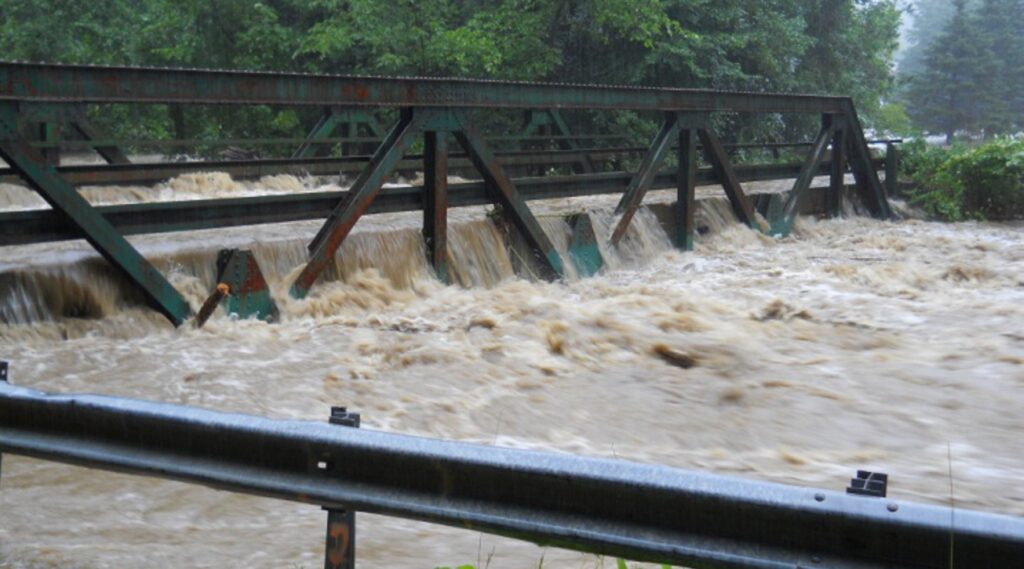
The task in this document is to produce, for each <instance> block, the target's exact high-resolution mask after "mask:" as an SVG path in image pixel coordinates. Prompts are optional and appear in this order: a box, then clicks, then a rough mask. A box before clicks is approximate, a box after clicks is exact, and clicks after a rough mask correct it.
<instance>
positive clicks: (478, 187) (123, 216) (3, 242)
mask: <svg viewBox="0 0 1024 569" xmlns="http://www.w3.org/2000/svg"><path fill="white" fill-rule="evenodd" d="M875 163H876V166H878V167H881V160H876V161H875ZM800 167H801V166H800V165H799V164H782V165H773V166H746V167H744V166H741V167H737V168H736V175H737V177H738V178H739V180H740V181H757V180H783V179H792V178H794V177H796V176H797V175H799V172H800ZM830 167H831V165H830V164H826V165H824V166H822V168H821V169H820V170H819V171H818V175H819V176H827V175H828V174H829V168H830ZM632 177H633V176H632V174H630V173H628V172H605V173H602V174H592V175H587V176H546V177H542V178H517V179H516V180H515V185H516V188H517V189H518V190H519V192H520V194H522V197H523V199H525V200H527V201H534V200H543V199H556V198H571V197H581V196H596V195H606V194H621V193H622V192H623V191H625V189H626V188H627V187H628V186H629V182H630V180H631V179H632ZM697 182H698V183H700V184H717V183H719V181H718V179H717V178H716V177H715V175H714V172H712V171H711V170H710V169H709V168H701V169H699V170H698V171H697ZM677 187H678V183H677V176H676V174H672V173H665V172H663V173H659V174H658V176H657V177H656V178H655V180H654V182H653V183H652V186H651V189H652V190H663V189H672V188H677ZM345 195H346V192H310V193H301V194H294V193H289V194H281V195H268V196H254V197H246V198H220V199H211V200H185V201H177V202H153V203H140V204H127V205H110V206H96V207H95V208H94V209H95V210H96V211H97V212H99V213H100V214H101V215H102V216H103V217H104V219H106V220H107V221H108V222H109V223H110V224H112V225H113V226H114V227H115V228H116V229H117V230H118V231H119V232H120V233H121V234H123V235H140V234H147V233H168V232H177V231H193V230H200V229H213V228H217V227H238V226H243V225H257V224H266V223H284V222H289V221H302V220H310V219H324V218H326V217H327V216H328V215H330V213H331V211H332V210H333V209H334V207H335V206H336V205H337V204H338V203H339V201H341V200H343V199H345ZM492 201H493V200H492V198H491V194H490V193H489V192H488V190H487V189H486V188H485V184H484V183H482V182H463V183H458V184H450V187H449V207H466V206H479V205H486V204H489V203H492ZM423 203H424V200H423V191H422V188H420V187H415V186H406V187H396V188H387V189H384V190H382V191H381V193H380V195H378V196H377V198H376V199H375V200H374V202H373V204H372V205H371V206H370V209H369V210H367V213H371V214H372V213H395V212H402V211H419V210H421V209H422V208H423ZM81 238H82V233H81V231H80V230H78V229H77V228H76V227H75V226H74V225H73V224H71V223H70V222H69V221H68V220H67V219H66V218H65V217H64V216H62V215H60V214H59V213H57V212H54V211H53V210H49V209H44V210H23V211H9V212H0V246H10V245H24V244H28V243H45V242H51V241H66V240H70V239H81Z"/></svg>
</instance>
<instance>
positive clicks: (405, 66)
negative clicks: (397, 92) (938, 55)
mask: <svg viewBox="0 0 1024 569" xmlns="http://www.w3.org/2000/svg"><path fill="white" fill-rule="evenodd" d="M897 4H898V3H897V0H764V1H758V2H751V1H749V0H713V1H712V0H391V1H388V2H380V1H377V0H262V1H256V2H253V1H252V0H244V1H243V0H91V1H88V2H86V1H82V0H0V13H2V14H4V17H3V19H2V20H0V53H2V54H3V56H2V57H4V58H6V59H21V60H32V61H47V62H68V63H105V64H130V65H161V66H189V67H203V68H233V69H255V70H284V71H305V72H328V73H346V74H362V73H370V74H386V75H445V76H456V77H482V78H502V79H520V80H549V81H564V82H585V83H605V84H607V83H617V84H629V85H665V86H675V87H700V88H716V89H739V90H751V91H780V92H807V93H830V94H843V95H851V96H853V97H854V98H855V100H856V102H857V104H858V106H859V108H860V109H861V112H862V114H863V115H864V116H865V118H866V120H867V121H868V122H869V123H870V122H871V120H872V119H873V118H874V117H876V116H884V113H880V112H879V110H880V106H881V104H882V101H883V100H884V98H885V97H886V95H887V94H888V93H889V92H890V91H891V89H892V88H893V80H894V77H893V69H892V56H893V52H894V50H895V48H896V47H897V41H898V34H899V23H900V10H899V8H898V5H897ZM147 112H149V113H150V116H148V120H146V121H143V122H144V124H145V125H146V126H145V128H146V129H147V130H148V131H149V132H148V134H157V135H161V134H164V135H169V134H179V135H180V134H183V133H180V132H179V133H173V132H171V131H173V121H172V120H171V119H170V118H169V117H168V115H169V114H171V113H168V112H167V110H163V112H162V114H156V115H153V114H152V113H153V111H147ZM189 112H190V113H193V115H192V116H190V117H189V120H188V121H187V122H188V125H189V126H188V130H189V132H188V133H187V134H188V135H190V136H192V137H204V136H209V137H213V136H218V135H220V136H223V135H249V134H262V135H274V134H281V135H295V134H301V132H302V131H303V130H304V128H305V124H304V123H305V122H308V121H309V120H312V118H315V117H305V116H301V115H296V114H295V113H293V112H287V111H279V110H274V109H254V110H250V111H247V112H248V113H250V114H251V113H257V114H258V115H259V116H256V117H252V116H249V117H246V118H253V119H258V120H238V119H240V118H242V117H238V116H224V115H223V112H224V111H215V110H214V111H202V110H198V109H190V110H189ZM204 112H205V113H206V114H203V115H201V116H199V115H200V113H204ZM618 121H619V122H620V123H621V122H624V123H628V122H629V117H619V119H618ZM101 122H108V123H109V125H110V126H111V127H112V128H113V129H114V130H118V129H119V128H121V127H119V126H118V123H117V121H113V120H108V121H101ZM135 122H138V121H135ZM781 124H782V123H777V124H755V125H749V124H748V125H733V128H731V131H732V132H733V136H734V137H735V136H739V135H740V132H739V131H741V130H744V129H746V132H745V133H744V134H745V135H746V137H747V138H752V137H761V138H764V137H769V138H771V137H774V136H780V135H781V134H783V133H781V132H779V131H781V130H783V129H784V127H783V126H780V125H781ZM253 125H258V126H253ZM179 126H180V125H179ZM253 129H256V130H257V131H258V132H253ZM640 130H643V129H640ZM154 131H155V132H154ZM161 131H163V132H161ZM116 134H120V135H125V134H133V133H126V132H117V133H116Z"/></svg>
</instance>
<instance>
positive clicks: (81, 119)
mask: <svg viewBox="0 0 1024 569" xmlns="http://www.w3.org/2000/svg"><path fill="white" fill-rule="evenodd" d="M71 126H73V127H74V128H75V130H77V131H78V133H79V134H81V135H82V138H84V139H86V140H89V141H93V140H100V139H102V138H103V136H101V134H100V131H98V130H97V129H96V127H94V126H93V125H92V123H90V122H89V120H88V119H87V118H86V117H85V112H84V111H81V112H79V113H78V115H77V116H75V117H74V118H73V119H72V120H71ZM93 150H95V151H96V153H97V154H99V155H100V156H101V157H103V159H104V160H106V162H107V164H131V160H129V159H128V156H127V155H125V153H124V152H122V151H121V149H120V148H118V147H117V146H114V145H110V146H96V147H94V148H93Z"/></svg>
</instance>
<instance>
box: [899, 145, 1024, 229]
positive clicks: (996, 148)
mask: <svg viewBox="0 0 1024 569" xmlns="http://www.w3.org/2000/svg"><path fill="white" fill-rule="evenodd" d="M902 165H903V167H902V169H903V173H904V175H906V176H907V177H909V178H910V179H911V180H912V181H913V182H914V186H915V188H914V190H912V191H911V192H910V200H911V203H913V204H915V205H918V206H920V207H921V208H923V209H924V210H925V211H926V212H927V213H928V214H930V215H934V216H936V217H939V218H942V219H947V220H950V221H961V220H964V219H978V220H986V219H987V220H1006V219H1016V218H1022V217H1024V140H1014V139H1011V138H1003V139H998V140H995V141H993V142H989V143H986V144H983V145H980V146H976V147H973V148H972V147H966V146H953V147H951V148H940V147H930V146H928V145H927V144H925V143H924V142H923V141H920V140H918V141H915V142H912V143H910V144H908V145H906V146H905V147H904V157H903V163H902Z"/></svg>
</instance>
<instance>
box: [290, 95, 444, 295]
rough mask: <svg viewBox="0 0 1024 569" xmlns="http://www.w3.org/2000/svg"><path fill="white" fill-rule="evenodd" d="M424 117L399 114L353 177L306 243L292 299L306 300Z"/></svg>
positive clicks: (406, 110) (411, 111)
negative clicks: (304, 259) (305, 256)
mask: <svg viewBox="0 0 1024 569" xmlns="http://www.w3.org/2000/svg"><path fill="white" fill-rule="evenodd" d="M426 114H427V113H423V112H415V111H413V110H412V109H404V110H403V111H402V118H401V119H400V120H399V121H398V124H397V125H395V128H393V129H392V130H391V132H390V133H388V135H387V137H386V138H385V140H384V143H383V144H381V146H380V148H378V149H377V152H376V153H375V154H374V155H373V158H372V159H371V160H370V164H369V165H368V166H367V167H366V169H365V170H363V172H362V173H361V174H360V175H359V177H358V178H356V181H355V182H354V183H353V184H352V188H351V189H350V190H349V191H348V192H347V193H346V197H345V199H344V200H343V201H342V202H341V203H340V204H338V206H337V207H336V208H335V210H334V211H333V212H332V213H331V215H330V216H329V217H328V218H327V221H326V222H324V225H323V227H321V228H320V231H319V232H318V233H317V235H316V237H314V238H313V241H312V242H311V243H310V244H309V252H310V255H309V261H308V262H307V263H306V266H305V267H304V268H303V269H302V272H301V273H300V274H299V276H298V278H297V279H296V280H295V282H294V283H293V284H292V287H291V296H292V297H293V298H305V296H306V295H307V294H309V289H310V288H312V286H313V283H314V282H316V279H317V277H319V276H320V273H321V272H323V270H324V269H326V268H327V266H328V265H330V264H331V261H332V260H333V258H334V253H335V251H337V250H338V247H340V246H341V243H342V241H344V240H345V238H346V237H347V236H348V234H349V232H351V231H352V228H353V227H354V226H355V224H356V221H358V220H359V218H360V217H361V216H362V215H363V213H365V212H366V210H367V209H369V207H370V204H372V203H373V199H374V198H375V197H376V196H377V194H378V193H379V192H380V190H381V188H382V187H383V186H384V182H385V181H387V177H388V176H390V175H391V172H392V171H394V169H395V166H397V165H398V162H399V161H400V160H401V159H402V155H403V154H405V152H406V151H407V150H408V149H409V147H410V146H411V145H412V143H413V139H414V137H415V135H417V134H418V133H419V132H420V130H421V129H422V124H423V119H424V118H426Z"/></svg>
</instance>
